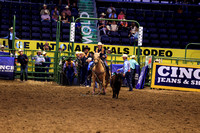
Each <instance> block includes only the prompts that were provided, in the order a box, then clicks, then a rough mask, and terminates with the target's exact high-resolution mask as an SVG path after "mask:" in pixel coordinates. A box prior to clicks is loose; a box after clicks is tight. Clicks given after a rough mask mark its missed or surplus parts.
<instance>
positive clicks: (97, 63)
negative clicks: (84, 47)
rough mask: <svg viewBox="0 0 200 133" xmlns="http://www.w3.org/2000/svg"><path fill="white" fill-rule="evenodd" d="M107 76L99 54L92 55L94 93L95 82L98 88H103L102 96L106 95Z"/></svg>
mask: <svg viewBox="0 0 200 133" xmlns="http://www.w3.org/2000/svg"><path fill="white" fill-rule="evenodd" d="M109 80H110V79H109V76H108V74H106V67H105V65H104V63H103V61H102V60H101V59H100V53H95V54H94V67H93V68H92V86H93V94H94V93H95V82H97V83H99V88H100V90H101V87H103V94H106V88H107V86H108V84H109Z"/></svg>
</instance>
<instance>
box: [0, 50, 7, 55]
mask: <svg viewBox="0 0 200 133" xmlns="http://www.w3.org/2000/svg"><path fill="white" fill-rule="evenodd" d="M0 55H9V53H8V52H2V51H0Z"/></svg>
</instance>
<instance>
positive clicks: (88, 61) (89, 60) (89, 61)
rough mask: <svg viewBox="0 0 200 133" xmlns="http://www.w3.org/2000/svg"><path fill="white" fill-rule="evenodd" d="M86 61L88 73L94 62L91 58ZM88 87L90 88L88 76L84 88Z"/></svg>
mask: <svg viewBox="0 0 200 133" xmlns="http://www.w3.org/2000/svg"><path fill="white" fill-rule="evenodd" d="M86 61H87V63H88V68H87V71H89V70H90V67H91V66H92V64H93V63H94V62H93V61H92V58H91V57H89V58H88V59H87V60H86ZM87 77H88V73H87ZM89 86H91V76H90V77H89V78H87V86H86V87H89Z"/></svg>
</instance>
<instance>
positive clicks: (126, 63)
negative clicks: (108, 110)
mask: <svg viewBox="0 0 200 133" xmlns="http://www.w3.org/2000/svg"><path fill="white" fill-rule="evenodd" d="M122 58H123V60H124V64H123V67H122V68H120V69H118V70H117V71H118V72H119V71H121V70H122V71H123V77H125V78H126V80H127V84H128V87H129V91H133V86H132V80H131V72H130V62H129V61H128V60H127V58H128V55H127V54H123V56H122Z"/></svg>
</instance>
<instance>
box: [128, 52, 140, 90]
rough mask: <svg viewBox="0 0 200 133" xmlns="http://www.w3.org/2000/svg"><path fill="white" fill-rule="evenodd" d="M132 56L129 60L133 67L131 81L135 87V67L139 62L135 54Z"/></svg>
mask: <svg viewBox="0 0 200 133" xmlns="http://www.w3.org/2000/svg"><path fill="white" fill-rule="evenodd" d="M130 58H131V59H130V60H129V62H130V68H131V79H132V80H131V81H132V85H133V87H135V68H136V65H139V64H138V63H137V61H136V60H135V55H132V56H131V57H130Z"/></svg>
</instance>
